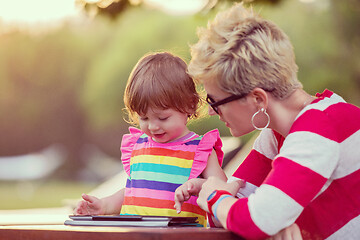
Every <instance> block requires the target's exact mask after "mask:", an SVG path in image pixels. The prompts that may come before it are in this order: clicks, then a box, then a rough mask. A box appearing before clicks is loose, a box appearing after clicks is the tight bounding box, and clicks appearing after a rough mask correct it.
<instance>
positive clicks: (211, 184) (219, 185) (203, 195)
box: [197, 177, 245, 212]
mask: <svg viewBox="0 0 360 240" xmlns="http://www.w3.org/2000/svg"><path fill="white" fill-rule="evenodd" d="M244 186H245V182H244V181H242V180H237V181H233V182H231V183H226V182H225V181H223V180H221V179H219V178H217V177H209V179H208V180H206V182H205V183H204V184H203V185H202V188H201V190H200V192H199V198H198V199H197V204H198V205H199V206H200V207H201V208H202V209H203V210H205V211H207V212H209V209H208V205H207V198H208V197H209V195H210V194H211V193H212V192H213V191H214V190H226V191H228V192H230V193H231V194H232V195H233V196H235V194H236V193H237V192H238V191H239V189H240V188H241V187H244Z"/></svg>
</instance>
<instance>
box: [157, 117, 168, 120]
mask: <svg viewBox="0 0 360 240" xmlns="http://www.w3.org/2000/svg"><path fill="white" fill-rule="evenodd" d="M168 118H169V117H165V118H159V120H160V121H165V120H167V119H168Z"/></svg>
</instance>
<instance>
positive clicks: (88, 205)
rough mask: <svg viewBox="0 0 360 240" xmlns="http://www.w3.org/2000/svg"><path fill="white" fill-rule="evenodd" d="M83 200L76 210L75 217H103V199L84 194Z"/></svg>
mask: <svg viewBox="0 0 360 240" xmlns="http://www.w3.org/2000/svg"><path fill="white" fill-rule="evenodd" d="M82 198H83V200H82V201H80V202H78V204H77V206H76V208H75V209H74V215H102V214H104V211H103V209H102V202H101V199H99V198H97V197H94V196H90V195H87V194H82Z"/></svg>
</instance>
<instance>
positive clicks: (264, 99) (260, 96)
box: [250, 87, 268, 109]
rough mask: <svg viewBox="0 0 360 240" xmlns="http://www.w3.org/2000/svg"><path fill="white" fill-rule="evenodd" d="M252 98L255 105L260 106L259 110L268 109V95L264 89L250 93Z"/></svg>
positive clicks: (257, 89)
mask: <svg viewBox="0 0 360 240" xmlns="http://www.w3.org/2000/svg"><path fill="white" fill-rule="evenodd" d="M250 96H251V97H252V99H253V101H254V103H255V105H256V106H258V108H259V109H260V108H265V109H266V108H267V105H268V95H267V93H266V91H265V90H263V89H262V88H258V87H256V88H254V89H253V90H252V91H251V92H250Z"/></svg>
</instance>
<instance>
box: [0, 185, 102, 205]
mask: <svg viewBox="0 0 360 240" xmlns="http://www.w3.org/2000/svg"><path fill="white" fill-rule="evenodd" d="M96 186H97V184H86V183H80V182H61V181H44V182H1V181H0V196H1V197H0V198H1V201H0V210H7V209H25V208H51V207H62V206H64V200H65V199H77V198H80V197H81V193H83V192H89V191H91V190H92V189H94V188H95V187H96Z"/></svg>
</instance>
